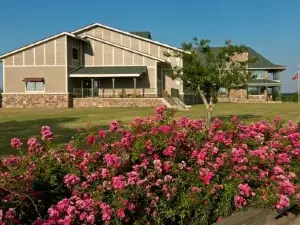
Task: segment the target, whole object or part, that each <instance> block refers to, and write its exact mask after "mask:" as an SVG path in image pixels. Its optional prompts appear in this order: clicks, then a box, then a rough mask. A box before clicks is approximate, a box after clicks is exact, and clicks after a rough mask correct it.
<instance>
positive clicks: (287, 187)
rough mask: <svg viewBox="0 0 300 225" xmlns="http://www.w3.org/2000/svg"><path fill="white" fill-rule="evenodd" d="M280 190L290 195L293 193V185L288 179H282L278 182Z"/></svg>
mask: <svg viewBox="0 0 300 225" xmlns="http://www.w3.org/2000/svg"><path fill="white" fill-rule="evenodd" d="M279 186H280V189H281V192H282V193H283V194H285V195H292V194H294V193H295V187H294V185H293V184H292V183H291V182H290V181H289V180H284V181H281V182H280V183H279Z"/></svg>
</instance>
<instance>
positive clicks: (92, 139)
mask: <svg viewBox="0 0 300 225" xmlns="http://www.w3.org/2000/svg"><path fill="white" fill-rule="evenodd" d="M86 143H87V144H88V145H93V144H95V143H96V137H95V136H94V135H89V136H88V137H87V141H86Z"/></svg>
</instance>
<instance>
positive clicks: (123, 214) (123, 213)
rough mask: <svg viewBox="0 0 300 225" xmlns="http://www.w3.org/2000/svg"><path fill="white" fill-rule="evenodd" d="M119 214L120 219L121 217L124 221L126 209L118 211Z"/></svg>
mask: <svg viewBox="0 0 300 225" xmlns="http://www.w3.org/2000/svg"><path fill="white" fill-rule="evenodd" d="M117 214H118V217H120V218H121V219H123V218H124V217H125V212H124V209H118V210H117Z"/></svg>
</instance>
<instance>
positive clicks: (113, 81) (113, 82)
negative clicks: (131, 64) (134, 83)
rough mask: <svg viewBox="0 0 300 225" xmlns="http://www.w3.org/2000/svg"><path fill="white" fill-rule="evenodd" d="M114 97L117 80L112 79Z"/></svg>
mask: <svg viewBox="0 0 300 225" xmlns="http://www.w3.org/2000/svg"><path fill="white" fill-rule="evenodd" d="M112 89H113V97H115V78H114V77H113V78H112Z"/></svg>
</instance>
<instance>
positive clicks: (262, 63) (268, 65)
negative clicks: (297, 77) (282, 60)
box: [196, 47, 286, 70]
mask: <svg viewBox="0 0 300 225" xmlns="http://www.w3.org/2000/svg"><path fill="white" fill-rule="evenodd" d="M247 48H248V57H249V58H255V59H256V61H255V62H254V63H249V65H248V69H250V70H259V69H264V70H285V69H286V66H282V65H277V64H274V63H272V62H270V61H269V60H268V59H266V58H265V57H263V56H262V55H261V54H259V53H258V52H256V51H255V50H253V49H252V48H250V47H247ZM220 49H221V47H211V51H212V53H213V54H218V52H219V51H220ZM196 52H197V53H198V54H199V56H200V57H203V55H202V54H201V53H200V51H199V49H196Z"/></svg>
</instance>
